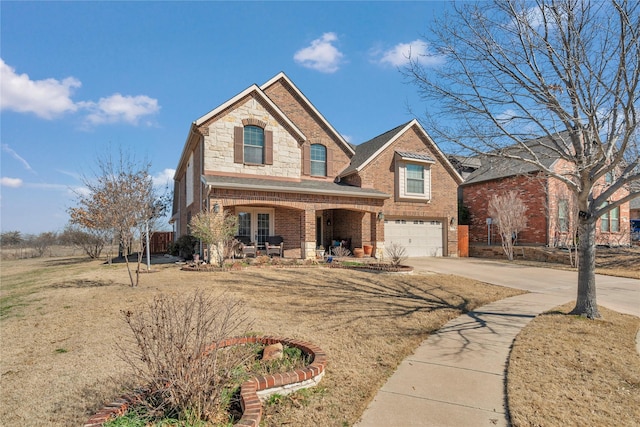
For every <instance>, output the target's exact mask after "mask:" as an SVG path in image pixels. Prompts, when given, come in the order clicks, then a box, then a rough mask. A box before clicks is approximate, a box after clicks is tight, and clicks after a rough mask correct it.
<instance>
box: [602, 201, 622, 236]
mask: <svg viewBox="0 0 640 427" xmlns="http://www.w3.org/2000/svg"><path fill="white" fill-rule="evenodd" d="M607 204H608V203H607ZM600 231H604V232H611V233H618V232H620V206H617V207H615V208H613V209H611V210H610V211H609V212H607V213H605V214H604V215H602V217H601V218H600Z"/></svg>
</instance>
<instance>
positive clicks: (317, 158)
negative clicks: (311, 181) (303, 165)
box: [311, 144, 327, 176]
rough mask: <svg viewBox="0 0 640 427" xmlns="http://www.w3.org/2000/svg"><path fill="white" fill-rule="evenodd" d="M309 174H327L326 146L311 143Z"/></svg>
mask: <svg viewBox="0 0 640 427" xmlns="http://www.w3.org/2000/svg"><path fill="white" fill-rule="evenodd" d="M311 176H327V147H325V146H324V145H322V144H311Z"/></svg>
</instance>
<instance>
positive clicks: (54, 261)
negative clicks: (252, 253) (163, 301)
mask: <svg viewBox="0 0 640 427" xmlns="http://www.w3.org/2000/svg"><path fill="white" fill-rule="evenodd" d="M154 269H155V270H156V272H155V273H151V274H145V275H143V276H142V279H141V286H139V287H138V288H131V287H129V286H127V282H128V277H127V272H126V268H125V266H124V265H122V264H114V265H104V264H102V263H100V262H97V261H87V260H85V259H81V258H42V259H29V260H16V261H11V262H6V261H5V262H3V264H2V276H1V279H2V290H1V292H0V300H1V302H2V318H1V320H0V328H1V330H2V346H1V350H0V360H1V374H2V384H1V390H2V392H1V393H2V394H1V397H0V420H1V421H0V423H2V425H7V426H14V425H20V426H42V425H48V426H70V425H79V424H81V423H82V422H83V421H85V420H86V419H87V418H88V417H89V416H90V415H91V414H93V412H94V411H95V410H96V409H98V407H100V406H101V405H102V404H103V402H104V401H105V400H108V399H111V398H113V397H115V396H117V395H119V394H121V393H122V391H123V388H122V387H123V386H125V385H129V386H131V385H132V384H127V372H128V369H129V368H128V366H127V365H126V364H125V363H124V362H123V361H122V360H120V358H119V353H118V351H117V350H116V342H121V341H122V340H124V339H127V338H128V337H129V333H130V332H129V330H128V327H127V326H126V324H125V322H124V320H123V319H122V317H121V314H120V311H121V310H133V311H135V310H136V309H139V308H140V307H142V306H143V305H146V304H147V303H148V302H149V301H150V300H151V299H152V297H153V296H154V295H156V294H158V293H167V294H171V293H184V292H187V291H190V290H194V289H197V288H200V289H206V290H208V291H210V292H212V293H214V294H217V293H221V292H228V293H230V294H232V295H234V296H236V297H237V298H239V299H241V300H243V301H245V302H246V304H247V305H248V307H249V314H250V315H251V317H252V318H253V319H254V325H253V332H256V333H259V334H268V335H282V336H287V337H291V338H297V339H301V340H305V341H310V342H312V343H314V344H316V345H318V346H320V347H321V348H322V349H323V350H325V351H326V352H327V354H328V357H329V364H328V367H327V373H326V375H325V377H324V378H323V379H322V382H321V383H320V386H319V387H316V388H314V389H310V390H309V391H306V392H304V393H300V394H298V395H296V396H294V397H293V398H286V399H283V401H282V402H281V403H280V404H279V405H276V404H269V405H267V408H266V416H265V417H264V425H265V426H281V425H287V424H288V425H295V426H317V425H322V426H343V425H352V424H353V423H354V422H355V421H356V420H357V419H358V417H359V416H360V415H361V413H362V412H363V411H364V409H365V407H366V405H367V404H368V402H369V401H370V399H372V398H373V396H374V395H375V393H376V392H377V390H378V389H379V387H380V386H381V385H382V384H383V382H384V380H385V379H386V378H387V377H388V376H389V375H390V374H391V373H392V372H393V370H394V369H395V367H396V366H397V365H398V364H399V362H400V361H401V360H402V359H403V358H404V357H405V356H407V355H408V354H410V353H411V352H412V351H413V350H414V349H415V348H416V346H417V345H418V344H419V343H420V342H421V341H422V340H423V339H425V338H426V336H427V335H428V334H429V333H430V332H432V331H434V330H437V329H438V328H439V327H440V326H442V325H443V324H444V323H446V322H447V321H448V320H449V319H451V318H453V317H455V316H457V315H458V314H459V313H460V312H461V311H462V310H470V309H473V308H474V307H477V306H480V305H483V304H485V303H488V302H490V301H494V300H497V299H502V298H505V297H508V296H511V295H516V294H518V293H520V291H516V290H511V289H507V288H501V287H497V286H491V285H487V284H483V283H479V282H475V281H472V280H469V279H464V278H460V277H455V276H444V275H426V274H411V275H394V274H372V273H366V272H358V271H351V270H344V269H326V268H292V269H271V268H251V269H248V270H243V271H239V272H225V273H204V272H185V271H180V270H179V269H178V267H177V266H175V265H157V266H154Z"/></svg>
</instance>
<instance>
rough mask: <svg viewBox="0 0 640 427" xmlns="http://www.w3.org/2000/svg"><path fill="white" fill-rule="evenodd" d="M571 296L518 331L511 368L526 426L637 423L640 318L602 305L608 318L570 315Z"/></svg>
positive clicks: (515, 409)
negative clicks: (637, 341)
mask: <svg viewBox="0 0 640 427" xmlns="http://www.w3.org/2000/svg"><path fill="white" fill-rule="evenodd" d="M572 308H573V304H567V305H565V306H562V307H560V308H558V309H556V310H553V311H551V312H549V313H546V314H544V315H540V316H538V317H537V318H536V319H534V320H533V321H532V322H530V323H529V324H528V325H527V326H526V327H525V328H524V329H523V330H522V332H521V333H520V334H519V335H518V337H517V338H516V340H515V342H514V345H513V349H512V350H511V355H510V360H509V367H508V373H507V395H508V404H509V411H510V413H511V421H512V423H513V426H514V427H519V426H560V425H583V426H612V427H613V426H632V425H638V423H639V420H640V357H638V353H637V352H636V345H635V337H636V333H637V331H638V328H639V327H640V319H639V318H637V317H635V316H630V315H626V314H620V313H617V312H614V311H611V310H608V309H606V308H604V307H599V310H600V313H601V314H602V319H597V320H586V319H583V318H580V317H576V316H568V315H567V313H568V312H569V311H571V309H572Z"/></svg>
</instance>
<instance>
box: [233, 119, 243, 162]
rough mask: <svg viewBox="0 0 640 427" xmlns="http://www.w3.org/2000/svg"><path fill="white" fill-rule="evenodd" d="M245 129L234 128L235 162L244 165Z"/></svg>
mask: <svg viewBox="0 0 640 427" xmlns="http://www.w3.org/2000/svg"><path fill="white" fill-rule="evenodd" d="M243 140H244V128H243V127H242V126H236V127H235V128H233V162H234V163H244V141H243Z"/></svg>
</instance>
